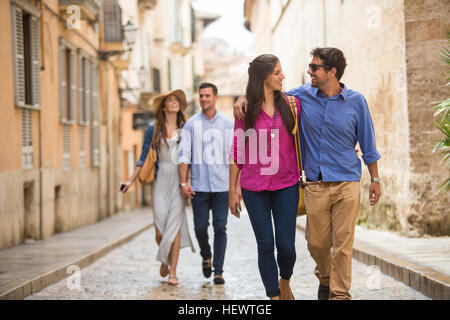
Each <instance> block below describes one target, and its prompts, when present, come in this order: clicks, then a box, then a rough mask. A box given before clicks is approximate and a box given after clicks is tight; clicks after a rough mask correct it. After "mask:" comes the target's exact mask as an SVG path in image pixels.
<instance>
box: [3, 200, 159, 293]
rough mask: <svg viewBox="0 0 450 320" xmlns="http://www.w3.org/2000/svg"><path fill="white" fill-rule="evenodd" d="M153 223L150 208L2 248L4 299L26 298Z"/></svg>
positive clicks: (126, 240)
mask: <svg viewBox="0 0 450 320" xmlns="http://www.w3.org/2000/svg"><path fill="white" fill-rule="evenodd" d="M151 226H153V215H152V214H151V211H150V210H149V209H148V208H146V209H143V210H138V211H134V212H123V213H119V214H117V215H114V216H113V217H111V218H107V219H104V220H102V221H100V222H98V223H94V224H91V225H88V226H85V227H81V228H78V229H75V230H71V231H68V232H64V233H60V234H56V235H54V236H52V237H51V238H48V239H45V240H41V241H36V242H33V243H28V244H22V245H19V246H16V247H13V248H10V249H5V250H0V299H24V298H25V297H27V296H29V295H30V294H32V293H35V292H38V291H40V290H42V289H43V288H45V287H47V286H49V285H51V284H53V283H56V282H58V281H60V280H61V279H64V278H65V277H67V276H68V275H69V274H68V273H67V272H68V271H67V270H68V267H69V266H72V265H76V266H78V267H80V268H84V267H86V266H88V265H90V264H91V263H92V262H94V261H96V260H98V259H99V258H101V257H102V256H104V255H105V254H107V253H108V252H110V251H111V250H113V249H115V248H117V247H119V246H120V245H122V244H124V243H126V242H128V241H129V240H131V239H132V238H134V237H135V236H136V235H138V234H139V233H141V232H142V231H144V230H147V229H148V228H150V227H151ZM69 270H70V269H69Z"/></svg>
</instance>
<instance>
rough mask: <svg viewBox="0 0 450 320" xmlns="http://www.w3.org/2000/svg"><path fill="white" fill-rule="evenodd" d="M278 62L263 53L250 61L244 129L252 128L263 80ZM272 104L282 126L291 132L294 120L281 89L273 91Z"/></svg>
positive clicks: (259, 104) (262, 89)
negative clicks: (281, 121) (280, 119)
mask: <svg viewBox="0 0 450 320" xmlns="http://www.w3.org/2000/svg"><path fill="white" fill-rule="evenodd" d="M278 62H279V60H278V58H277V57H276V56H274V55H272V54H263V55H260V56H258V57H256V58H255V60H253V61H252V62H251V63H250V66H249V68H248V84H247V90H246V95H247V101H248V106H247V112H246V113H245V130H248V129H250V128H252V127H253V125H254V123H255V119H256V116H257V115H258V113H259V111H260V110H261V106H262V104H263V102H264V80H266V79H267V77H268V76H269V75H270V74H271V73H272V72H273V70H274V68H275V66H276V65H277V63H278ZM274 106H275V109H276V110H278V112H279V113H280V114H281V118H282V120H283V124H284V126H285V127H286V129H287V130H288V132H289V133H291V131H292V129H293V128H294V125H295V120H294V118H293V116H292V113H291V111H290V107H289V105H288V104H287V103H286V100H285V95H284V94H283V93H282V92H281V91H275V92H274Z"/></svg>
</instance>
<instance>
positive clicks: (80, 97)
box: [78, 53, 85, 124]
mask: <svg viewBox="0 0 450 320" xmlns="http://www.w3.org/2000/svg"><path fill="white" fill-rule="evenodd" d="M84 99H85V96H84V57H83V56H82V55H81V54H80V53H79V54H78V121H79V123H80V124H82V123H83V114H84V103H85V102H84Z"/></svg>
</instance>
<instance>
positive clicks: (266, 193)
mask: <svg viewBox="0 0 450 320" xmlns="http://www.w3.org/2000/svg"><path fill="white" fill-rule="evenodd" d="M248 74H249V81H248V85H247V90H246V95H247V100H248V108H247V111H246V113H245V120H239V119H235V123H234V137H233V145H232V148H231V157H232V159H233V162H232V163H231V164H230V187H229V206H230V210H231V213H232V214H233V215H235V216H237V217H239V212H240V210H241V205H240V196H239V192H238V190H239V189H241V190H242V198H243V200H244V203H245V206H246V208H247V211H248V214H249V217H250V221H251V224H252V227H253V231H254V233H255V237H256V241H257V246H258V266H259V272H260V274H261V278H262V281H263V283H264V286H265V289H266V294H267V296H268V297H270V299H273V300H279V299H282V300H291V299H293V298H294V296H293V294H292V291H291V288H290V285H289V279H290V277H291V275H292V271H293V268H294V264H295V260H296V253H295V230H296V217H297V202H298V188H299V187H298V182H299V176H300V175H299V172H298V167H297V157H296V153H295V144H294V136H292V135H291V133H290V132H291V131H292V129H293V127H294V125H295V119H294V117H293V115H292V112H291V110H290V106H289V103H288V101H287V97H286V96H285V95H284V94H283V93H282V92H281V90H282V82H283V79H284V75H283V72H282V69H281V65H280V62H279V60H278V58H277V57H276V56H274V55H271V54H263V55H260V56H259V57H257V58H256V59H255V60H253V61H252V62H251V63H250V66H249V68H248ZM295 102H296V105H297V115H298V117H299V118H300V102H299V101H298V100H297V98H295ZM298 120H300V119H298ZM239 174H240V179H238V177H239ZM238 180H239V184H238ZM272 217H273V225H274V226H275V236H274V234H273V225H272ZM275 245H276V247H277V258H276V259H275V255H274V246H275ZM278 268H279V272H280V279H278Z"/></svg>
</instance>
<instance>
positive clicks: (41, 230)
mask: <svg viewBox="0 0 450 320" xmlns="http://www.w3.org/2000/svg"><path fill="white" fill-rule="evenodd" d="M40 6H41V21H40V23H41V32H40V33H41V71H43V70H45V64H44V61H45V59H44V57H45V56H44V52H45V50H44V0H41V1H40ZM41 88H42V86H41ZM40 102H41V110H39V111H38V122H39V238H40V239H43V238H44V224H43V222H42V220H43V215H44V212H43V210H44V204H43V202H44V192H43V190H42V189H43V181H42V180H43V177H42V176H43V169H42V114H41V113H42V97H41V101H40Z"/></svg>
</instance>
